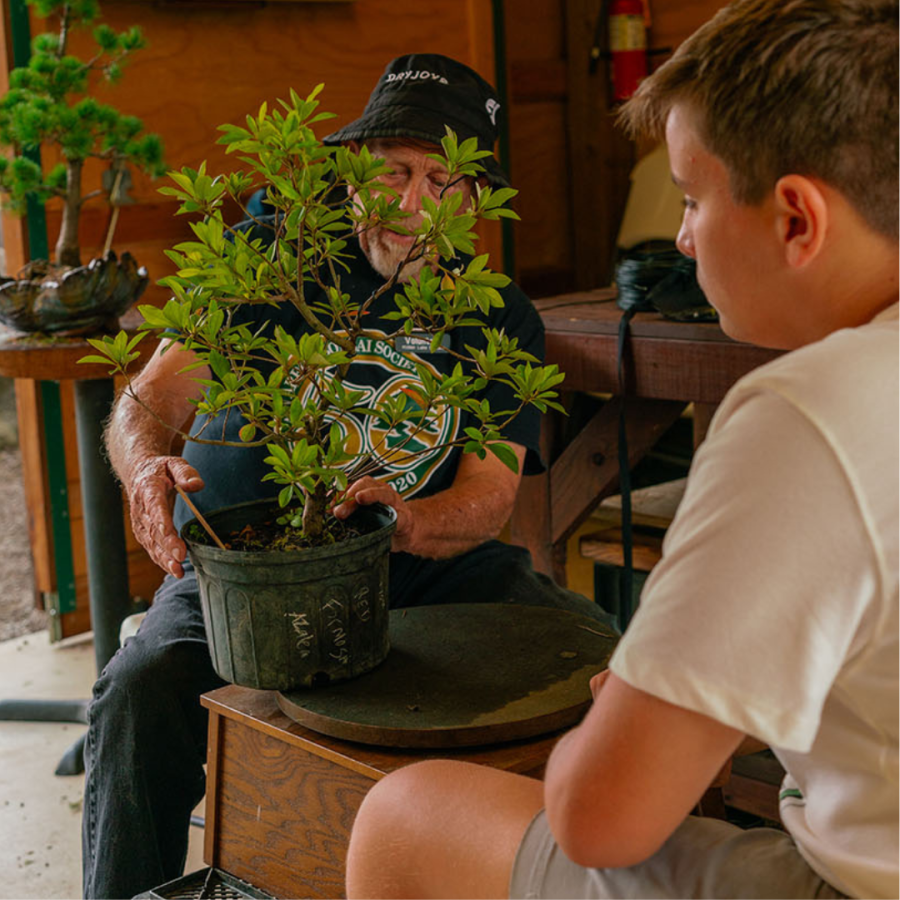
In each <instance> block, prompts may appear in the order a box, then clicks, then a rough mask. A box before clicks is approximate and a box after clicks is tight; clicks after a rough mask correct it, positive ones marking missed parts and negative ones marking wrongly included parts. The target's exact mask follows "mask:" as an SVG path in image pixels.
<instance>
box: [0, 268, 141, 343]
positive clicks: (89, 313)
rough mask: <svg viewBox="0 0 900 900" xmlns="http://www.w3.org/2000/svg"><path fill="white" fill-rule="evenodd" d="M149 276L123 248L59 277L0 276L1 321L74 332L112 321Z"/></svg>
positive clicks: (24, 328) (34, 328) (18, 326)
mask: <svg viewBox="0 0 900 900" xmlns="http://www.w3.org/2000/svg"><path fill="white" fill-rule="evenodd" d="M148 280H149V276H148V275H147V270H146V269H145V268H144V267H143V266H138V264H137V262H135V259H134V257H133V256H132V255H131V254H130V253H128V252H127V251H126V252H125V253H123V254H122V256H121V257H120V258H117V257H116V254H115V253H113V252H112V251H110V252H109V253H108V254H107V255H106V256H105V257H102V258H100V257H98V258H97V259H92V260H91V261H90V262H89V263H88V264H87V265H86V266H78V267H77V268H75V269H69V270H68V271H65V272H63V273H62V274H61V275H60V276H59V277H58V278H21V279H16V278H3V277H0V321H2V322H3V323H4V324H5V325H8V326H9V327H10V328H15V329H16V330H17V331H27V332H32V331H42V332H47V333H57V332H64V333H68V334H77V333H80V332H85V331H95V330H97V329H99V328H102V327H104V326H115V321H116V320H117V319H118V317H119V316H121V315H122V314H123V313H125V311H126V310H127V309H128V308H129V307H130V306H131V305H132V304H133V303H134V302H135V301H136V300H137V299H138V297H140V296H141V294H142V293H143V292H144V288H145V287H146V286H147V281H148Z"/></svg>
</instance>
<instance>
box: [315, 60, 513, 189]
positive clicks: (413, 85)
mask: <svg viewBox="0 0 900 900" xmlns="http://www.w3.org/2000/svg"><path fill="white" fill-rule="evenodd" d="M499 114H500V101H499V100H498V99H497V93H496V91H495V90H494V89H493V88H492V87H491V86H490V84H488V83H487V82H486V81H485V80H484V79H483V78H482V77H481V76H480V75H479V74H478V73H477V72H475V71H473V70H472V69H470V68H469V67H468V66H465V65H463V64H462V63H460V62H457V61H456V60H455V59H450V58H449V57H448V56H440V55H438V54H436V53H411V54H408V55H407V56H398V57H397V58H396V59H394V60H392V61H391V62H389V63H388V66H387V68H386V69H385V70H384V74H383V75H382V76H381V78H379V79H378V84H376V85H375V90H373V91H372V96H371V97H369V102H368V103H367V104H366V108H365V109H364V110H363V114H362V115H361V116H360V117H359V118H358V119H357V120H356V121H354V122H351V123H350V124H349V125H346V126H344V127H343V128H341V129H340V130H338V131H335V132H333V133H332V134H329V135H327V136H326V137H324V138H323V139H322V142H323V143H325V144H340V143H343V142H344V141H365V140H370V139H372V138H415V139H417V140H420V141H428V142H429V143H432V144H437V145H438V146H440V143H441V139H442V138H443V137H444V135H445V134H446V130H445V126H449V127H450V128H452V129H453V131H455V132H456V136H457V137H458V138H459V141H460V143H462V141H464V140H467V139H468V138H471V137H474V138H476V139H477V141H478V149H479V150H489V151H490V152H491V155H490V156H486V157H484V159H481V160H479V164H480V165H482V166H484V168H485V174H486V176H487V178H488V180H489V181H490V182H491V183H492V184H493V185H496V186H500V187H508V186H509V179H508V178H507V176H506V173H505V172H504V171H503V169H502V168H501V167H500V164H499V163H498V162H497V160H496V159H495V158H494V156H493V152H494V143H495V142H496V140H497V136H498V134H499V128H498V116H499Z"/></svg>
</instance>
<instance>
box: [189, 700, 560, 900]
mask: <svg viewBox="0 0 900 900" xmlns="http://www.w3.org/2000/svg"><path fill="white" fill-rule="evenodd" d="M276 698H277V694H276V693H275V692H271V691H255V690H251V689H249V688H242V687H236V686H234V685H229V686H227V687H224V688H219V689H218V690H216V691H212V692H210V693H208V694H205V695H204V696H203V698H202V703H203V705H204V706H205V707H206V708H207V709H208V710H209V713H210V717H209V736H210V742H209V755H208V782H207V793H206V833H205V845H204V860H205V861H206V863H207V864H208V865H210V866H213V867H215V868H217V869H220V870H224V871H226V872H228V873H230V874H232V875H235V876H237V877H238V878H240V879H242V880H244V881H246V882H249V883H250V884H252V885H254V886H255V887H257V888H259V889H260V890H262V891H265V892H266V893H268V894H271V895H273V896H275V897H313V898H318V897H343V896H344V863H345V860H346V855H347V844H348V841H349V838H350V829H351V827H352V824H353V819H354V817H355V815H356V811H357V809H359V806H360V804H361V803H362V800H363V798H364V797H365V795H366V792H367V791H368V790H369V788H371V787H372V785H373V784H374V783H375V782H376V781H378V780H379V779H381V778H382V777H383V776H384V775H386V774H388V773H389V772H393V771H394V770H396V769H399V768H401V767H402V766H405V765H409V764H410V763H413V762H416V761H418V760H423V759H433V758H436V757H440V758H444V759H448V758H449V759H457V760H464V761H467V762H473V763H481V764H483V765H489V766H493V767H495V768H497V769H505V770H507V771H510V772H516V773H518V774H522V775H530V776H532V777H535V778H539V777H541V775H542V774H543V769H544V765H545V763H546V761H547V757H548V756H549V755H550V751H551V749H552V748H553V745H554V744H555V743H556V740H557V739H558V737H559V734H558V733H557V734H553V735H550V736H544V737H538V738H534V739H531V740H525V741H517V742H513V743H507V744H502V745H499V746H496V747H489V748H468V749H462V750H440V751H425V750H418V751H415V750H400V749H393V748H388V747H373V746H366V745H363V744H356V743H352V742H350V741H342V740H338V739H336V738H331V737H325V736H324V735H321V734H318V733H316V732H314V731H310V730H309V729H307V728H304V727H302V726H301V725H298V724H297V723H296V722H294V721H293V720H292V719H289V718H288V717H287V716H286V715H285V714H284V713H283V712H281V710H280V709H279V707H278V704H277V702H276Z"/></svg>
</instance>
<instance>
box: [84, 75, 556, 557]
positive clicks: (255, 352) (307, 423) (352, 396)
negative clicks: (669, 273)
mask: <svg viewBox="0 0 900 900" xmlns="http://www.w3.org/2000/svg"><path fill="white" fill-rule="evenodd" d="M321 87H322V86H321V85H320V86H319V87H318V88H316V89H315V90H314V91H313V92H312V93H311V94H310V95H309V96H308V97H306V98H305V99H304V98H301V97H299V96H298V95H297V94H296V93H295V92H293V91H292V92H291V100H290V102H286V101H280V103H281V106H282V107H283V110H284V112H281V111H279V110H277V109H276V110H273V111H271V112H270V111H269V110H268V109H267V107H266V106H265V105H263V106H262V108H261V109H260V111H259V113H258V114H257V115H256V116H249V117H248V118H247V124H246V127H245V128H241V127H237V126H233V125H226V126H222V127H221V129H220V130H221V131H222V132H223V135H222V137H221V138H220V141H219V142H220V143H224V144H225V145H226V146H227V151H228V152H229V153H237V154H239V155H240V158H241V159H242V160H243V161H244V162H245V163H246V164H247V166H248V171H246V172H236V173H233V174H229V175H224V176H216V177H212V176H210V175H208V174H207V172H206V165H205V164H204V165H201V166H200V168H199V169H198V170H193V169H189V168H185V169H182V171H181V172H176V173H172V174H171V178H172V180H173V181H174V183H175V186H174V187H166V188H162V189H161V191H162V192H163V193H166V194H169V195H171V196H174V197H177V198H178V199H179V200H180V201H181V208H180V210H179V212H181V213H199V214H201V216H202V219H201V220H200V221H198V222H194V223H192V224H191V228H192V229H193V232H194V235H195V236H196V240H193V241H189V242H186V243H182V244H179V245H178V246H176V247H175V249H174V250H173V251H171V252H169V254H168V255H169V257H170V258H171V259H172V260H173V262H174V263H175V264H176V266H177V268H178V271H177V273H176V274H175V275H172V276H169V277H167V278H164V279H162V283H163V284H165V285H166V286H167V287H168V288H169V289H171V291H172V293H173V295H174V296H173V297H172V299H170V300H169V301H168V303H167V304H166V305H165V306H164V307H163V308H162V309H159V308H156V307H153V306H141V307H140V312H141V313H142V315H143V317H144V320H145V324H144V325H143V326H141V328H142V329H143V331H141V332H140V333H138V334H137V335H135V336H133V337H131V338H130V339H129V337H128V335H127V334H126V333H124V332H121V333H119V334H118V335H117V336H116V337H115V338H113V337H104V338H102V339H91V341H90V342H91V344H92V345H93V347H94V348H95V349H96V350H97V351H98V352H99V354H100V355H91V356H89V357H86V358H85V359H83V360H81V361H82V362H95V363H104V364H109V363H112V369H111V373H116V374H119V375H122V376H124V377H125V379H126V381H127V386H126V388H125V390H126V391H128V392H129V394H130V396H131V397H132V398H133V399H134V400H136V401H137V402H138V403H141V400H140V398H139V397H138V396H137V394H136V393H135V391H134V390H133V389H132V387H131V376H130V372H129V364H130V363H131V362H133V361H134V359H135V358H137V356H138V355H139V354H138V352H137V350H136V349H135V348H136V345H137V343H138V342H139V341H140V340H141V339H142V338H143V337H144V336H145V334H146V333H147V331H152V332H155V333H157V334H159V335H160V336H161V338H162V340H163V341H166V342H173V341H179V342H180V343H182V344H183V345H184V346H185V347H186V348H188V349H190V350H192V351H193V352H194V353H195V354H196V355H197V357H198V359H199V361H200V363H205V364H206V365H207V366H208V367H209V368H210V370H211V371H212V373H213V375H214V378H213V379H210V380H205V381H200V384H201V385H202V387H203V396H202V399H200V400H199V401H198V402H197V404H196V406H197V412H198V413H199V414H202V415H206V416H207V417H208V418H207V419H206V422H205V424H204V425H203V426H202V427H201V428H200V429H199V431H197V432H196V433H195V434H193V435H188V434H183V435H182V437H184V438H185V439H187V440H193V441H199V442H203V443H210V444H227V445H228V446H235V444H234V443H229V442H227V441H224V440H222V439H221V437H218V438H217V437H216V436H215V435H214V434H212V433H211V431H210V429H211V426H212V423H213V422H214V421H219V419H218V418H217V417H219V416H222V415H224V414H228V415H234V414H240V415H241V416H242V417H243V420H244V422H245V424H244V425H243V427H242V428H241V429H240V434H239V437H240V442H242V445H244V446H247V447H259V446H264V447H265V448H266V449H267V450H268V457H267V459H266V462H267V463H268V464H269V466H270V467H271V471H270V472H269V473H268V474H266V475H265V476H264V478H265V479H267V480H272V481H274V482H276V483H277V484H278V485H281V490H280V493H279V495H278V502H279V503H280V505H281V507H283V508H284V515H283V516H282V518H281V519H280V520H279V521H282V522H283V523H284V524H285V525H286V526H287V528H288V529H295V530H296V531H297V532H299V535H300V536H301V537H302V539H303V540H304V541H307V542H309V543H311V544H316V543H321V542H322V541H324V540H328V539H329V538H328V529H327V527H326V514H327V511H328V508H329V506H330V504H332V503H333V502H334V500H335V499H336V497H337V495H339V494H340V493H341V492H342V491H344V490H345V489H346V487H347V485H348V482H350V481H352V480H355V479H357V478H360V477H362V476H363V475H366V474H375V473H377V471H378V469H379V468H381V466H382V465H383V462H384V459H386V458H388V457H390V458H391V459H393V460H395V461H396V460H397V458H398V456H399V457H402V458H403V459H404V460H409V459H412V458H414V457H415V456H416V455H417V454H420V453H423V452H433V451H434V449H435V448H434V447H433V446H429V447H428V449H427V451H424V450H422V449H417V446H418V447H420V446H421V445H420V444H419V445H417V443H416V438H417V437H418V436H420V435H421V434H422V432H423V431H425V430H426V429H428V428H429V426H430V425H432V424H433V423H434V421H435V419H436V418H437V417H438V416H439V415H440V414H441V413H442V411H444V410H445V409H446V408H448V407H453V408H457V409H459V410H463V411H466V412H468V413H469V414H470V415H471V417H472V421H474V422H475V423H476V424H474V425H472V426H470V427H467V428H466V429H465V432H464V434H462V435H461V436H460V437H458V438H456V439H454V440H451V441H448V442H446V443H444V444H442V445H440V446H448V445H458V446H462V448H463V450H464V451H466V452H473V453H476V454H477V455H478V456H479V457H481V458H484V456H485V455H486V453H492V454H494V455H495V456H496V457H498V458H499V459H500V460H501V461H502V462H503V463H505V464H506V465H507V466H509V467H510V468H511V469H512V470H513V471H515V470H516V468H517V460H516V457H515V454H514V453H513V452H512V450H511V449H510V448H509V447H508V446H507V445H505V444H503V443H502V441H501V440H500V436H501V433H502V431H503V428H504V426H505V425H506V424H507V423H508V422H509V421H510V420H512V419H514V418H515V417H516V416H518V415H519V414H520V412H521V410H522V409H523V408H524V407H526V406H527V405H529V404H531V405H533V406H535V407H537V408H538V409H539V410H541V411H545V410H546V409H547V408H548V407H554V408H557V409H561V407H559V405H558V404H557V403H556V402H555V398H556V396H557V395H556V392H555V391H554V387H555V386H556V385H557V384H558V383H559V382H560V381H562V379H563V376H562V375H561V374H559V372H558V371H557V367H556V366H542V365H540V364H539V363H538V360H537V359H535V358H534V357H532V356H530V355H529V354H528V353H526V352H524V351H523V350H521V349H519V347H518V346H517V340H516V339H515V338H510V337H508V336H507V335H506V334H504V333H503V332H502V331H498V330H496V329H489V328H487V327H486V325H485V319H484V318H482V316H485V315H486V314H487V313H488V312H489V310H490V308H491V307H497V306H502V305H503V300H502V298H501V296H500V294H499V292H498V290H497V289H498V288H501V287H504V286H505V285H506V284H508V282H509V279H508V278H507V277H506V276H505V275H502V274H499V273H496V272H491V271H490V270H489V269H488V268H487V267H486V263H487V256H486V255H481V256H474V257H473V258H471V259H470V260H469V261H468V262H467V263H465V264H464V265H461V264H460V261H459V259H458V254H459V253H463V254H466V255H471V254H473V253H474V250H475V248H474V241H475V240H476V239H477V236H476V235H475V234H474V233H473V231H472V228H473V226H474V225H475V223H476V222H477V221H478V220H479V219H498V218H500V217H503V216H507V217H515V213H514V212H512V211H511V210H509V209H507V208H505V204H506V202H507V201H508V200H509V199H510V198H511V197H512V196H513V195H514V194H515V193H516V192H515V191H513V190H512V189H508V188H506V189H500V190H493V189H491V188H489V187H480V186H479V187H478V188H477V191H476V193H475V195H474V196H473V197H472V199H471V201H470V203H469V204H468V205H467V206H465V207H463V205H462V204H463V194H462V193H460V192H454V191H450V190H448V188H449V186H451V185H453V184H454V183H455V182H457V181H458V180H459V179H461V178H465V177H467V176H473V175H477V174H478V173H479V172H480V171H482V168H481V166H480V165H479V164H478V160H479V159H480V158H482V157H484V156H485V155H487V153H486V152H484V151H479V150H477V149H476V144H475V140H474V139H470V140H467V141H464V142H463V143H462V144H460V143H458V141H457V139H456V137H455V136H454V134H453V133H452V132H450V131H449V130H448V133H447V136H446V137H445V138H444V140H443V147H442V149H443V154H442V155H435V156H434V158H436V159H438V160H440V161H442V162H443V164H444V165H445V166H446V169H447V186H448V187H445V188H444V190H443V191H442V193H441V196H440V199H439V202H437V203H435V202H433V201H431V200H430V199H428V198H427V197H426V198H424V199H423V211H422V217H421V219H422V222H421V225H419V226H418V227H416V228H415V229H413V230H411V231H410V230H407V229H406V228H405V227H404V219H405V218H406V217H407V216H408V215H409V214H408V213H406V212H403V211H402V210H400V209H399V201H398V199H397V196H396V194H395V192H394V191H393V190H391V189H390V188H389V187H387V186H385V185H384V184H383V183H382V182H381V181H379V180H378V177H379V175H381V174H383V173H385V172H386V171H388V170H387V168H386V166H385V165H384V161H383V160H381V159H377V158H374V157H373V156H372V155H371V153H370V151H369V150H368V148H366V147H365V146H364V147H362V149H361V150H360V152H359V153H358V154H356V153H354V152H352V151H351V150H350V149H348V148H347V147H337V148H335V147H328V146H324V145H323V144H322V143H321V142H320V141H319V140H318V139H317V138H316V136H315V133H314V131H313V129H312V126H313V125H315V124H316V123H318V122H321V121H322V120H324V119H326V118H331V117H332V116H331V114H327V113H319V112H316V110H317V107H318V101H317V100H316V99H315V98H316V96H317V95H318V93H319V91H320V89H321ZM259 186H265V188H266V197H267V200H268V202H269V203H270V204H271V206H272V207H273V208H274V209H275V211H276V212H275V215H274V219H273V221H271V222H269V223H266V222H262V221H260V220H257V225H258V226H265V227H269V228H270V229H271V232H270V235H269V237H268V239H267V240H264V239H261V238H260V237H258V236H255V235H257V234H258V233H259V231H260V228H259V227H257V228H255V229H252V230H251V231H249V232H248V231H246V230H244V229H239V228H235V227H234V226H232V225H229V224H228V222H226V220H225V209H226V207H225V201H226V199H228V198H230V199H231V200H233V201H235V202H236V203H238V204H239V205H240V206H241V208H242V209H243V210H244V211H245V212H246V209H247V207H246V204H245V203H244V202H243V198H244V197H246V196H247V194H248V192H250V191H252V190H253V189H254V188H256V187H259ZM348 189H350V191H352V192H353V198H354V199H353V202H348ZM374 227H381V228H388V229H391V230H393V231H396V232H398V233H402V234H414V235H415V241H414V242H412V243H411V245H410V248H409V251H408V252H407V254H406V258H405V259H404V260H403V261H402V262H400V263H399V264H398V266H397V269H396V271H395V272H394V273H393V274H392V276H391V277H390V278H388V279H387V280H386V281H385V282H384V284H383V285H381V286H380V287H379V288H378V289H377V290H376V291H375V292H374V293H373V294H372V295H371V296H369V297H367V298H362V299H360V298H353V297H350V296H349V295H348V294H347V293H345V292H344V291H343V290H342V289H341V272H342V270H343V269H345V268H346V266H345V263H344V259H345V258H346V257H347V256H348V254H347V244H348V241H350V240H352V239H353V238H354V236H355V235H357V234H359V233H360V232H361V231H364V230H366V229H371V228H374ZM422 258H424V259H425V260H426V261H427V262H428V263H429V264H428V265H424V266H423V267H422V268H421V272H420V274H419V275H418V276H415V277H412V278H410V279H409V280H408V281H406V282H403V283H402V284H401V283H400V281H399V278H400V275H401V272H402V270H403V268H404V267H405V266H406V265H407V264H409V263H411V262H413V261H415V260H418V259H422ZM400 288H402V289H400ZM388 291H396V293H395V296H394V298H393V299H394V307H395V308H394V310H393V311H392V312H390V313H388V315H387V316H386V318H387V319H389V320H390V321H392V322H393V323H395V325H396V328H395V330H393V331H392V332H391V333H390V334H384V333H383V332H381V331H371V330H367V328H366V318H365V317H366V313H367V312H368V310H369V309H370V307H371V306H372V304H373V303H374V302H375V300H376V299H378V297H380V296H382V295H383V294H384V293H385V292H388ZM282 303H289V304H292V305H293V306H294V307H295V308H296V309H297V311H298V312H299V314H300V315H301V316H302V318H303V320H304V321H305V322H306V324H307V326H308V331H307V333H305V334H303V335H302V336H299V337H298V336H296V335H292V334H288V333H286V332H285V331H284V329H282V328H281V327H280V326H279V327H276V328H275V329H274V330H271V332H269V331H268V330H266V329H257V330H251V329H250V328H248V327H247V325H245V324H236V323H234V322H233V318H234V313H235V311H236V309H237V308H238V307H240V306H241V305H243V304H273V305H275V304H282ZM459 326H478V327H481V328H482V329H483V334H484V347H483V348H481V349H479V348H473V347H466V349H465V352H463V353H460V352H459V351H458V350H454V351H449V352H451V353H453V354H454V356H455V357H456V360H455V363H454V366H453V368H452V371H451V372H449V373H448V374H446V375H435V374H434V372H433V371H431V370H429V369H428V368H427V367H426V366H423V365H421V364H420V363H418V362H416V363H415V365H413V363H412V361H411V363H410V366H409V368H410V369H414V371H415V372H416V374H417V376H418V386H417V387H416V388H415V389H406V390H405V391H403V390H401V391H399V392H397V393H396V394H392V395H388V396H385V397H384V398H383V399H381V400H379V401H378V402H377V403H376V404H375V405H367V404H366V400H365V398H364V397H363V394H362V392H360V391H354V390H352V389H348V388H347V387H345V386H344V383H343V382H344V379H345V376H346V374H347V371H348V368H349V366H350V365H351V363H352V362H353V360H354V357H355V356H356V355H357V353H358V352H359V348H360V347H362V346H365V342H366V341H367V340H382V341H386V342H388V343H389V344H390V345H391V346H392V347H393V346H395V342H396V341H397V339H398V338H400V337H401V336H403V335H412V334H415V335H417V336H428V338H430V341H431V348H432V350H434V349H435V348H437V347H438V346H439V345H441V343H442V340H443V337H444V335H445V334H446V333H447V332H448V331H450V330H451V329H453V328H457V327H459ZM260 365H263V366H266V367H267V368H270V369H271V371H270V374H268V375H264V374H263V373H262V372H261V371H260V368H259V367H260ZM495 380H496V381H500V382H503V383H505V384H506V385H509V386H510V387H511V388H512V392H513V394H514V396H515V402H514V403H512V404H511V408H508V409H492V408H490V405H489V403H488V402H487V401H486V400H484V399H483V398H481V397H479V392H481V391H482V390H483V389H484V388H485V387H486V386H487V384H488V383H489V382H491V381H495ZM151 412H152V410H151ZM352 415H361V416H364V417H369V416H371V417H375V418H376V419H377V420H378V424H379V430H380V432H381V433H383V434H384V438H383V439H382V441H381V443H380V444H378V445H376V446H374V447H372V448H370V449H369V450H368V451H360V452H359V453H354V452H351V449H350V448H349V446H348V441H347V437H346V436H347V434H348V432H349V431H350V430H351V429H350V427H345V425H349V423H348V417H350V416H352Z"/></svg>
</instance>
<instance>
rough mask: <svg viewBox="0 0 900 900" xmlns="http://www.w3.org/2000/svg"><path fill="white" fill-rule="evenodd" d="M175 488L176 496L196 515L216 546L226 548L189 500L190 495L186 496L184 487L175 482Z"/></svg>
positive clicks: (221, 548)
mask: <svg viewBox="0 0 900 900" xmlns="http://www.w3.org/2000/svg"><path fill="white" fill-rule="evenodd" d="M175 490H176V491H178V496H179V497H181V499H182V500H184V502H185V503H186V504H187V506H188V509H189V510H190V511H191V512H192V513H193V514H194V515H195V516H196V518H197V521H198V522H199V523H200V524H201V525H202V526H203V527H204V528H205V529H206V533H207V534H208V535H209V536H210V537H211V538H212V539H213V540H214V541H215V542H216V546H217V547H218V548H219V549H220V550H227V549H228V548H227V547H226V546H225V545H224V544H223V543H222V542H221V541H220V540H219V536H218V535H217V534H216V533H215V532H214V531H213V530H212V528H211V527H210V524H209V522H207V521H206V519H204V518H203V516H202V515H201V514H200V510H199V509H197V507H196V506H194V504H193V503H192V502H191V499H190V497H188V495H187V493H186V492H185V491H184V489H183V488H181V487H179V486H178V485H177V484H176V485H175Z"/></svg>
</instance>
